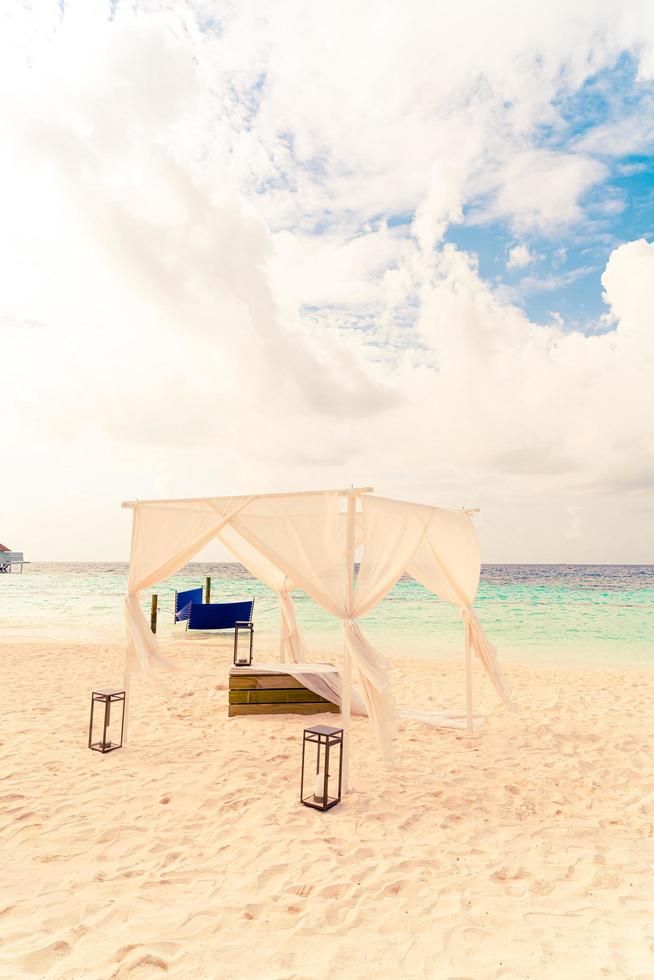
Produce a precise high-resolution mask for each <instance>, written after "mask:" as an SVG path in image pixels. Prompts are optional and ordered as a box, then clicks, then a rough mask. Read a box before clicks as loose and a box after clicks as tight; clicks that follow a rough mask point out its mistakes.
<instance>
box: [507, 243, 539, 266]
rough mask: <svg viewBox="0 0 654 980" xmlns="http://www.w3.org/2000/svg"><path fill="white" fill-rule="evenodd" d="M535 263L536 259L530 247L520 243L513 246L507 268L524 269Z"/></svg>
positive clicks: (508, 257)
mask: <svg viewBox="0 0 654 980" xmlns="http://www.w3.org/2000/svg"><path fill="white" fill-rule="evenodd" d="M533 261H534V257H533V255H532V254H531V252H530V251H529V246H527V245H525V243H524V242H518V244H517V245H512V246H511V248H510V249H509V254H508V256H507V260H506V267H507V269H524V268H525V266H528V265H531V263H532V262H533Z"/></svg>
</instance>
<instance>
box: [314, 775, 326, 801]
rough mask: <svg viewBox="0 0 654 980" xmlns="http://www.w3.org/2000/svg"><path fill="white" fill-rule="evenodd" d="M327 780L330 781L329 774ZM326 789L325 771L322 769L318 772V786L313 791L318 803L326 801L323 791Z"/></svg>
mask: <svg viewBox="0 0 654 980" xmlns="http://www.w3.org/2000/svg"><path fill="white" fill-rule="evenodd" d="M327 781H328V783H329V774H328V775H327ZM324 789H325V773H324V772H323V771H322V770H320V771H318V772H317V773H316V786H315V789H314V792H313V795H314V796H315V798H316V800H317V802H318V803H324V802H325V801H324V799H323V793H324Z"/></svg>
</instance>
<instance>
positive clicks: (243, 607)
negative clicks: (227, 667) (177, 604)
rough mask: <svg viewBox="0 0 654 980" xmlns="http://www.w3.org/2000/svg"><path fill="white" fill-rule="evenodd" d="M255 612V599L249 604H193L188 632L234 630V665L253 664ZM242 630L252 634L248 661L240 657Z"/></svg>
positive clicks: (188, 622) (250, 600)
mask: <svg viewBox="0 0 654 980" xmlns="http://www.w3.org/2000/svg"><path fill="white" fill-rule="evenodd" d="M253 611H254V599H249V600H248V601H247V602H205V603H204V604H203V605H198V604H197V603H195V602H192V603H191V609H190V612H189V617H188V620H187V622H186V628H187V630H234V663H235V664H237V665H238V664H239V663H252V641H253V638H254V623H253V622H252V613H253ZM241 630H246V631H247V632H248V633H249V634H250V650H249V656H248V658H247V660H241V659H240V658H239V657H238V634H239V631H241Z"/></svg>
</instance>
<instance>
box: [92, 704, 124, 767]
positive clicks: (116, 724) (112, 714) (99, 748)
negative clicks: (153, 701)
mask: <svg viewBox="0 0 654 980" xmlns="http://www.w3.org/2000/svg"><path fill="white" fill-rule="evenodd" d="M124 728H125V692H124V691H119V690H118V689H116V690H114V689H113V688H112V689H111V690H107V691H94V692H93V694H92V695H91V719H90V721H89V748H90V749H93V750H94V751H95V752H113V751H114V749H119V748H120V747H121V746H122V744H123V730H124Z"/></svg>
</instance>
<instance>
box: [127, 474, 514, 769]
mask: <svg viewBox="0 0 654 980" xmlns="http://www.w3.org/2000/svg"><path fill="white" fill-rule="evenodd" d="M346 496H347V495H346V494H345V493H343V492H329V491H326V492H324V493H317V494H306V495H296V494H289V495H273V496H261V497H259V496H254V497H247V496H241V497H221V498H207V499H204V500H199V501H161V502H148V503H146V504H137V505H136V506H135V507H134V524H133V532H132V553H131V564H130V573H129V581H128V594H127V597H126V599H125V604H124V605H125V619H126V625H127V635H128V645H127V658H126V665H127V673H129V670H131V669H133V667H135V666H136V665H140V666H141V668H142V669H143V670H144V671H146V672H147V671H148V670H149V668H150V664H151V662H152V661H156V660H160V659H162V658H161V657H160V655H159V652H158V648H157V642H156V638H155V637H154V635H153V634H152V633H151V632H150V629H149V626H148V623H147V620H146V618H145V616H144V615H143V613H142V611H141V608H140V605H139V600H138V596H139V592H140V591H141V590H142V589H144V588H148V587H149V586H151V585H153V584H154V583H155V582H158V581H160V580H161V579H163V578H165V577H167V576H169V575H172V574H173V573H174V572H176V571H178V570H179V569H180V568H182V567H183V565H184V564H186V562H187V561H189V560H190V559H191V558H192V557H193V556H194V555H195V554H197V552H198V551H199V550H200V549H201V548H202V547H203V546H204V545H205V544H206V543H207V542H208V541H209V540H211V539H212V538H213V537H216V536H218V537H219V538H220V539H221V540H222V541H224V543H225V544H226V545H227V547H228V548H229V549H230V550H231V551H232V553H233V554H234V555H235V557H237V558H238V559H239V560H240V561H241V562H242V563H243V564H244V565H245V567H246V568H248V569H249V570H250V572H251V573H252V574H253V575H255V576H256V577H257V578H258V579H260V580H261V581H263V582H264V583H265V584H267V585H268V586H269V587H270V588H272V589H274V590H275V591H276V592H277V594H278V596H279V602H280V617H281V635H282V640H283V650H284V656H286V658H287V659H288V660H289V661H292V662H298V661H299V662H302V661H304V660H305V654H304V645H303V643H302V639H301V637H300V635H299V632H298V629H297V623H296V619H295V610H294V605H293V600H292V597H291V593H292V591H293V590H294V589H302V590H304V591H305V592H306V593H307V595H309V596H311V597H312V598H313V599H315V601H316V602H318V603H319V605H321V606H322V607H323V608H324V609H325V610H327V612H329V613H331V614H332V615H334V616H336V617H338V618H339V619H340V620H341V621H342V629H343V637H344V643H345V647H346V651H347V654H348V655H349V657H350V658H351V661H352V663H353V664H354V665H355V667H356V669H357V672H358V674H359V677H360V681H361V688H362V692H363V697H364V701H365V704H366V709H367V713H368V714H369V716H370V718H371V719H372V721H373V723H374V726H375V731H376V734H377V737H378V740H379V743H380V745H381V747H382V750H383V752H384V754H385V756H386V757H387V758H390V757H391V754H392V734H393V727H394V723H395V719H396V712H395V707H394V703H393V699H392V696H391V692H390V685H389V679H388V665H387V661H386V659H385V658H384V657H381V656H380V655H379V654H378V653H377V652H376V651H375V650H374V649H373V647H372V646H371V645H370V643H369V642H368V641H367V640H366V638H365V636H364V635H363V633H362V631H361V628H360V626H359V624H358V623H357V619H358V618H359V617H361V616H363V615H364V614H365V613H367V612H369V611H370V610H371V609H372V608H373V607H374V606H375V605H376V604H377V603H378V602H379V601H380V600H381V599H383V597H384V596H385V595H386V594H387V593H388V592H389V591H390V589H391V588H392V587H393V585H395V583H396V582H397V581H398V579H399V578H400V576H401V575H402V573H403V572H404V571H405V570H407V571H408V572H409V574H411V575H412V576H413V577H414V578H415V579H417V580H418V581H419V582H421V583H422V584H423V585H424V586H425V587H426V588H427V589H429V590H430V591H432V592H434V593H435V594H437V595H439V596H441V597H442V598H444V599H446V600H447V601H449V602H452V603H454V604H455V605H457V606H458V607H459V609H460V610H461V615H462V617H463V620H464V625H465V636H466V643H467V644H468V645H469V647H470V648H471V649H473V650H474V651H475V653H476V655H477V656H478V657H479V659H480V660H481V662H482V663H483V664H484V666H485V668H486V670H487V671H488V673H489V675H490V677H491V680H492V681H493V683H494V684H495V686H496V688H497V690H498V692H499V693H500V695H501V696H502V697H503V699H504V700H505V702H506V703H510V701H509V695H508V691H507V688H506V684H505V683H504V680H503V678H502V674H501V671H500V668H499V665H498V663H497V660H496V658H495V650H494V648H493V647H492V645H491V644H490V643H489V641H488V638H487V637H486V634H485V633H484V630H483V628H482V626H481V624H480V623H479V620H478V619H477V617H476V615H475V613H474V612H473V610H472V608H471V604H472V601H473V599H474V597H475V594H476V591H477V586H478V582H479V570H480V555H479V543H478V541H477V536H476V533H475V530H474V527H473V525H472V521H471V520H470V517H469V516H468V515H467V514H465V513H464V512H463V511H460V512H459V511H448V510H441V509H439V508H435V507H427V506H424V505H421V504H410V503H406V502H403V501H396V500H388V499H385V498H380V497H372V496H370V495H368V494H364V495H363V496H361V497H360V501H361V513H360V514H355V515H354V518H355V522H354V523H355V527H354V532H355V542H356V544H361V545H362V547H363V554H362V560H361V566H360V569H359V574H358V577H357V581H356V583H355V587H354V589H353V591H352V593H351V592H350V580H351V574H352V572H353V570H352V569H350V568H349V567H348V561H349V559H348V553H347V522H348V519H347V517H346V515H345V514H344V513H343V512H342V510H341V503H342V501H343V500H344V499H345V498H346ZM350 514H351V511H350Z"/></svg>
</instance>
